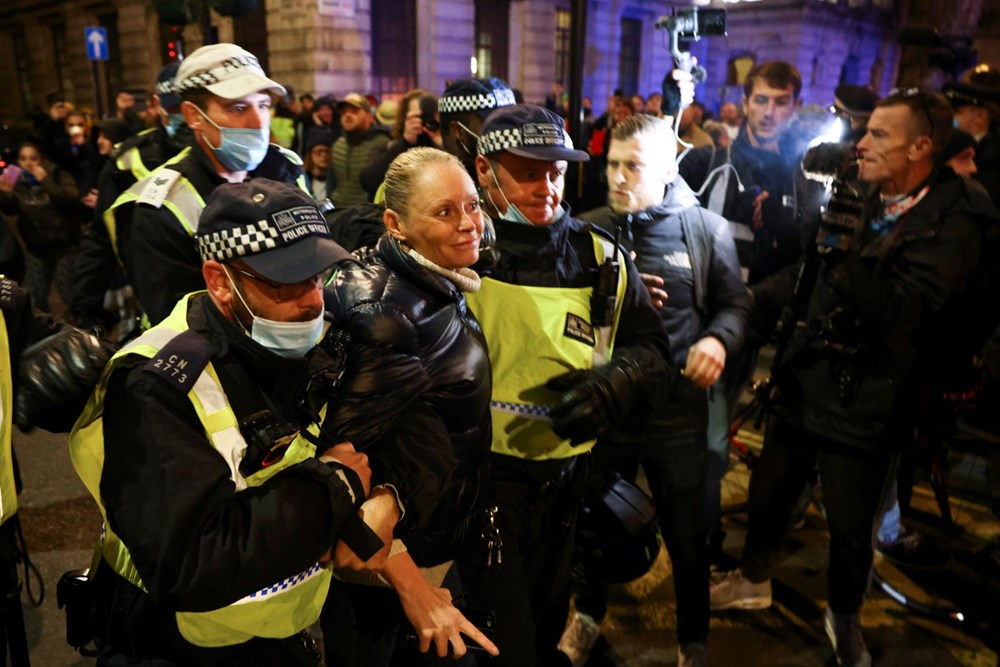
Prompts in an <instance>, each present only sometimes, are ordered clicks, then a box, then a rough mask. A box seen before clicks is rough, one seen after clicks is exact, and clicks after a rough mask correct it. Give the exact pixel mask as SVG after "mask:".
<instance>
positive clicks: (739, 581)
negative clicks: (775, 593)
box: [708, 568, 771, 611]
mask: <svg viewBox="0 0 1000 667" xmlns="http://www.w3.org/2000/svg"><path fill="white" fill-rule="evenodd" d="M708 595H709V600H710V604H711V608H712V609H714V610H716V611H719V610H722V609H767V608H768V607H770V606H771V580H770V579H768V580H767V581H762V582H761V583H759V584H755V583H753V582H752V581H750V580H749V579H747V578H745V577H744V576H743V571H742V570H740V569H739V568H737V569H735V570H731V571H729V572H720V573H717V574H714V575H712V578H711V583H710V584H709V587H708Z"/></svg>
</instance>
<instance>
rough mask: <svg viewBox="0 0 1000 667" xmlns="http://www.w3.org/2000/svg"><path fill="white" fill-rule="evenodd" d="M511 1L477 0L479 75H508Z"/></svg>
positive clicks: (504, 76) (477, 59)
mask: <svg viewBox="0 0 1000 667" xmlns="http://www.w3.org/2000/svg"><path fill="white" fill-rule="evenodd" d="M509 41H510V1H509V0H476V64H477V65H478V67H479V71H478V72H477V73H476V76H479V77H482V78H485V77H489V76H496V77H499V78H501V79H504V80H506V79H507V60H508V52H507V44H508V42H509Z"/></svg>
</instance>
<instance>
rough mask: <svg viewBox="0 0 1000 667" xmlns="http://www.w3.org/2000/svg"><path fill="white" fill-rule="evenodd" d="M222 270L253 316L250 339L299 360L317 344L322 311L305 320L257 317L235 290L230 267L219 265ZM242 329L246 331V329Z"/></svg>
mask: <svg viewBox="0 0 1000 667" xmlns="http://www.w3.org/2000/svg"><path fill="white" fill-rule="evenodd" d="M222 270H223V271H225V272H226V278H228V279H229V286H230V287H231V288H232V289H233V292H235V293H236V296H237V297H239V299H240V303H242V304H243V307H244V308H246V309H247V312H248V313H250V317H252V318H253V324H252V325H251V326H250V338H251V339H252V340H254V341H256V342H257V343H259V344H260V345H262V346H263V347H266V348H267V349H268V350H270V351H271V352H274V353H275V354H277V355H279V356H282V357H287V358H289V359H301V358H302V357H304V356H306V353H307V352H309V350H311V349H313V348H314V347H316V344H317V343H318V342H319V339H320V337H321V336H322V335H323V313H322V312H320V314H319V316H317V317H316V318H315V319H312V320H307V321H305V322H277V321H275V320H269V319H267V318H264V317H260V316H258V315H256V314H254V312H253V311H252V310H250V306H249V305H247V302H246V300H245V299H244V298H243V295H242V294H240V291H239V290H238V289H236V284H235V283H234V282H233V278H232V276H230V275H229V270H228V269H227V268H226V267H225V266H223V267H222ZM240 326H241V327H242V326H243V325H242V324H241V325H240ZM243 330H244V331H246V329H245V328H244V329H243Z"/></svg>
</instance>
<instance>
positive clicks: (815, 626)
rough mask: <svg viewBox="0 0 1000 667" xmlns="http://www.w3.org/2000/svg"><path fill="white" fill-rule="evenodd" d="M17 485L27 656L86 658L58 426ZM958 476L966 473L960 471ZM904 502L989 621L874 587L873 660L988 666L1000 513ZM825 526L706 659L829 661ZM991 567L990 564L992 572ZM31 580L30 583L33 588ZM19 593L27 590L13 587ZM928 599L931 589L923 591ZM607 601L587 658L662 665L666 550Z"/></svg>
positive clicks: (28, 457)
mask: <svg viewBox="0 0 1000 667" xmlns="http://www.w3.org/2000/svg"><path fill="white" fill-rule="evenodd" d="M15 450H16V452H17V455H18V459H19V461H20V465H21V473H22V477H23V480H24V491H23V493H22V494H21V497H20V505H21V516H22V521H23V526H24V533H25V536H26V539H27V542H28V545H29V548H30V553H31V558H32V560H33V562H34V563H35V565H36V566H37V567H38V568H39V570H40V572H41V575H42V577H43V580H44V582H45V599H44V602H43V604H42V606H41V607H40V608H34V607H32V606H31V605H29V604H27V602H25V606H24V610H25V619H26V624H27V634H28V642H29V646H30V650H31V657H32V662H33V664H35V665H42V666H43V667H70V666H71V667H76V666H79V665H92V664H93V663H94V661H93V660H92V659H87V658H82V657H80V656H78V655H77V654H76V653H74V652H73V650H72V649H70V648H69V646H67V645H66V643H65V640H64V633H65V621H64V617H63V612H62V611H59V610H58V609H57V608H56V600H55V585H56V582H57V581H58V579H59V576H60V575H61V574H62V573H63V572H64V571H66V570H70V569H75V568H80V567H86V566H87V565H88V564H89V560H90V554H91V547H92V545H93V540H94V539H95V538H96V536H97V532H98V529H99V526H100V518H99V515H98V512H97V510H96V507H95V506H94V505H93V503H92V502H91V501H90V499H89V497H88V496H87V494H86V491H85V489H84V488H83V485H82V484H81V483H80V482H79V480H78V479H77V478H76V475H75V474H74V473H73V470H72V467H71V465H70V462H69V456H68V453H67V449H66V439H65V436H54V435H51V434H47V433H44V432H36V433H33V434H31V435H29V436H25V435H22V434H16V435H15ZM957 463H959V466H958V467H956V471H955V472H954V473H953V477H954V478H956V479H958V478H961V480H962V481H966V482H968V481H969V480H971V479H973V478H974V477H977V476H980V477H981V476H982V474H983V471H982V465H981V462H977V461H975V460H973V461H971V463H970V465H971V466H972V468H971V470H970V471H968V472H967V474H966V472H963V470H964V469H963V468H962V467H961V463H962V462H961V461H959V462H957ZM966 476H967V477H968V479H966ZM914 506H915V508H917V509H918V510H922V513H918V515H917V517H916V518H915V519H911V520H910V525H911V527H918V528H919V529H920V530H922V531H924V532H927V533H928V534H930V535H932V536H934V537H935V539H939V540H940V541H941V543H942V544H946V545H948V546H949V547H950V548H952V549H953V550H955V552H956V555H955V556H954V557H953V558H952V561H951V562H950V563H949V565H948V566H947V568H945V569H943V570H941V571H936V572H928V573H924V574H923V575H920V576H914V579H915V580H916V581H919V582H920V583H922V584H923V585H924V586H925V587H927V588H929V589H931V590H938V594H939V595H941V596H943V599H940V600H938V602H939V603H943V602H944V601H945V599H950V601H951V602H955V603H960V604H962V605H963V606H964V607H965V608H967V609H974V608H976V607H979V608H980V609H981V610H985V611H984V613H993V614H994V615H993V616H992V617H991V618H990V619H989V620H990V621H991V622H992V626H990V625H988V624H986V623H984V624H982V625H981V626H977V627H976V628H974V629H973V630H972V631H970V632H968V633H963V632H962V631H960V630H959V629H957V627H956V626H955V624H953V623H952V624H949V623H943V622H939V621H934V620H929V619H926V618H923V617H921V616H920V615H918V614H916V613H914V612H912V611H909V610H907V609H905V608H903V607H902V606H900V605H899V604H897V603H896V602H894V601H893V600H891V599H890V598H889V597H887V596H886V595H885V594H883V593H881V592H879V591H876V592H873V593H872V595H871V598H870V599H869V601H868V602H867V603H866V605H865V608H864V612H863V614H862V625H863V629H864V634H865V638H866V640H867V642H868V646H869V648H870V649H871V652H872V655H873V656H874V658H875V664H876V665H879V666H882V667H894V666H899V667H904V666H905V667H923V666H927V667H956V666H959V665H961V666H965V667H995V666H996V665H997V653H996V651H997V648H998V641H997V637H998V636H1000V612H998V611H997V610H998V608H1000V603H998V600H1000V581H998V580H997V579H996V578H993V579H992V580H990V579H989V578H988V576H987V574H986V572H985V571H984V570H982V568H980V567H978V564H977V563H976V562H975V561H973V560H970V558H969V557H968V556H966V555H964V552H965V551H966V550H970V549H971V550H978V549H982V548H983V547H984V546H985V545H986V543H987V541H988V540H989V539H992V538H994V537H997V536H998V535H1000V523H998V522H997V521H996V520H995V519H993V518H992V517H990V515H989V514H988V512H986V510H985V508H984V507H983V506H982V505H980V504H977V503H976V502H975V501H974V500H961V501H957V502H956V503H955V505H954V508H953V509H954V510H955V513H956V517H957V521H958V522H959V524H960V525H961V526H962V529H963V533H962V535H961V536H959V537H956V538H953V539H952V538H948V537H946V536H945V535H944V534H943V533H942V532H941V531H940V529H939V527H938V526H937V522H936V521H935V516H936V510H935V509H934V505H933V497H932V495H931V493H930V491H929V489H928V487H927V486H926V484H920V485H918V487H917V491H916V494H915V497H914ZM745 528H746V526H745V517H744V516H740V515H735V516H732V517H729V518H727V525H726V529H727V532H728V537H727V541H726V545H725V548H726V550H727V552H729V553H730V554H732V555H738V553H739V549H740V547H741V545H742V540H743V536H744V533H745ZM826 546H827V541H826V533H825V527H824V520H823V518H822V515H821V514H820V513H819V511H818V510H816V509H815V508H811V509H810V510H809V513H808V514H807V517H806V524H805V526H804V527H803V528H802V529H800V530H798V531H795V532H794V533H793V535H792V538H791V539H790V541H789V544H788V553H787V558H786V559H785V560H784V562H783V563H782V565H781V567H780V568H779V570H778V572H777V576H776V583H775V605H774V606H773V607H772V608H771V609H769V610H766V611H763V612H725V613H721V614H716V615H713V617H712V630H711V637H710V642H709V644H710V649H709V654H710V659H711V663H712V664H713V665H715V666H717V667H718V666H722V667H729V666H758V665H759V666H762V667H763V666H768V667H770V666H786V665H787V666H810V665H813V666H815V665H820V666H822V665H833V664H834V663H833V662H832V661H831V660H832V658H831V655H832V654H831V651H830V649H829V646H828V644H827V641H826V637H825V635H824V633H823V629H822V616H821V615H822V612H823V609H824V605H825V576H824V571H825V565H826ZM879 568H880V571H884V572H886V573H887V576H889V578H890V579H892V580H893V581H894V582H896V583H898V584H900V585H901V586H902V587H903V588H904V589H906V590H908V591H911V592H913V593H914V594H916V593H919V589H917V588H915V587H914V586H913V584H911V583H907V582H908V581H909V578H908V577H905V576H903V575H902V574H901V573H899V571H898V570H895V569H894V568H891V567H888V566H887V565H886V564H883V565H880V566H879ZM994 577H995V575H994ZM33 588H34V589H35V590H36V591H37V585H36V586H34V587H33ZM22 597H23V599H25V600H26V595H22ZM930 600H931V601H933V599H930ZM609 602H610V611H609V614H608V618H607V620H606V622H605V627H604V630H605V631H604V637H602V639H601V641H600V643H599V644H598V646H597V648H596V650H595V652H594V654H593V656H592V659H591V661H590V663H589V665H590V667H604V666H607V665H613V666H618V667H621V666H626V667H653V666H658V665H673V664H675V662H676V650H677V649H676V645H675V642H674V636H673V628H674V622H675V618H674V615H675V609H674V605H673V589H672V580H671V572H670V565H669V559H668V558H667V557H666V554H665V552H664V553H661V554H660V558H659V560H658V561H657V563H656V566H655V567H654V568H653V570H652V571H651V572H650V573H649V574H647V575H646V576H645V577H643V578H642V579H639V580H638V581H635V582H632V583H631V584H627V585H624V586H616V587H613V588H612V590H611V597H610V600H609Z"/></svg>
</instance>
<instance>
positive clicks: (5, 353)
mask: <svg viewBox="0 0 1000 667" xmlns="http://www.w3.org/2000/svg"><path fill="white" fill-rule="evenodd" d="M13 361H14V360H13V359H11V358H10V341H9V340H8V338H7V321H6V320H5V319H4V315H3V311H2V310H0V524H3V523H4V522H5V521H7V519H9V518H10V517H12V516H14V515H15V514H17V488H16V486H15V485H14V454H13V451H12V450H11V444H10V429H11V423H12V422H13V421H14V376H13V373H12V372H11V368H10V367H11V364H12V363H13Z"/></svg>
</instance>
